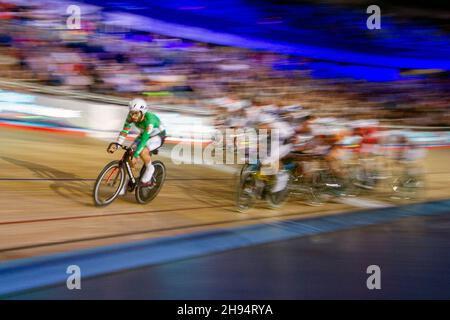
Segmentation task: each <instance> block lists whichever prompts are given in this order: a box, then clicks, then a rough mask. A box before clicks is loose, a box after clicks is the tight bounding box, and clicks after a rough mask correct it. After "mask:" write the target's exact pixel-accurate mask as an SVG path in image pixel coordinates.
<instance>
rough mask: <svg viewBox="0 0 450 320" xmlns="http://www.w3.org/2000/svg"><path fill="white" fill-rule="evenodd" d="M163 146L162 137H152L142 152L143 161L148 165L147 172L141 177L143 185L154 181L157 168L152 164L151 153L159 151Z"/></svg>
mask: <svg viewBox="0 0 450 320" xmlns="http://www.w3.org/2000/svg"><path fill="white" fill-rule="evenodd" d="M162 144H163V141H162V138H161V137H160V136H155V137H152V138H150V139H149V140H148V142H147V144H146V147H145V148H144V150H142V153H141V159H142V161H143V162H144V163H145V165H146V170H145V172H144V174H143V175H142V177H141V183H148V182H150V180H151V179H152V176H153V173H154V172H155V167H154V166H153V164H152V159H151V155H150V154H151V151H153V150H155V149H158V148H159V147H161V145H162Z"/></svg>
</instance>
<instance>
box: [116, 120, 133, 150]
mask: <svg viewBox="0 0 450 320" xmlns="http://www.w3.org/2000/svg"><path fill="white" fill-rule="evenodd" d="M130 129H131V123H130V122H128V119H127V120H126V121H125V124H124V125H123V129H122V130H121V131H120V133H119V136H118V137H117V143H118V144H123V143H124V142H125V138H126V137H127V135H128V132H130Z"/></svg>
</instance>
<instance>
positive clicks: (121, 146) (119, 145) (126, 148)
mask: <svg viewBox="0 0 450 320" xmlns="http://www.w3.org/2000/svg"><path fill="white" fill-rule="evenodd" d="M112 145H116V146H118V147H119V148H122V149H123V150H132V148H130V147H127V146H124V145H121V144H120V143H117V142H111V143H110V144H109V146H108V149H109V148H110V147H111V146H112Z"/></svg>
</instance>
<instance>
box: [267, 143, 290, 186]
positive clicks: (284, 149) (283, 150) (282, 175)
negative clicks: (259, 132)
mask: <svg viewBox="0 0 450 320" xmlns="http://www.w3.org/2000/svg"><path fill="white" fill-rule="evenodd" d="M291 149H292V145H291V144H284V145H281V146H280V147H279V150H278V153H277V154H276V158H275V159H274V161H278V165H277V168H278V172H277V174H276V182H275V185H274V186H273V188H272V192H279V191H281V190H284V188H286V185H287V183H288V181H289V172H288V171H286V170H284V169H283V158H284V157H286V156H287V155H288V154H289V152H290V151H291Z"/></svg>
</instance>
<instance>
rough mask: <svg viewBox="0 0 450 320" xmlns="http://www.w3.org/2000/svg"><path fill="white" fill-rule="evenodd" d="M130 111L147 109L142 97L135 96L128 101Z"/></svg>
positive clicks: (143, 111) (144, 110)
mask: <svg viewBox="0 0 450 320" xmlns="http://www.w3.org/2000/svg"><path fill="white" fill-rule="evenodd" d="M129 109H130V112H132V111H142V113H145V112H146V111H147V102H145V100H144V99H140V98H136V99H133V100H131V101H130V104H129Z"/></svg>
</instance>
